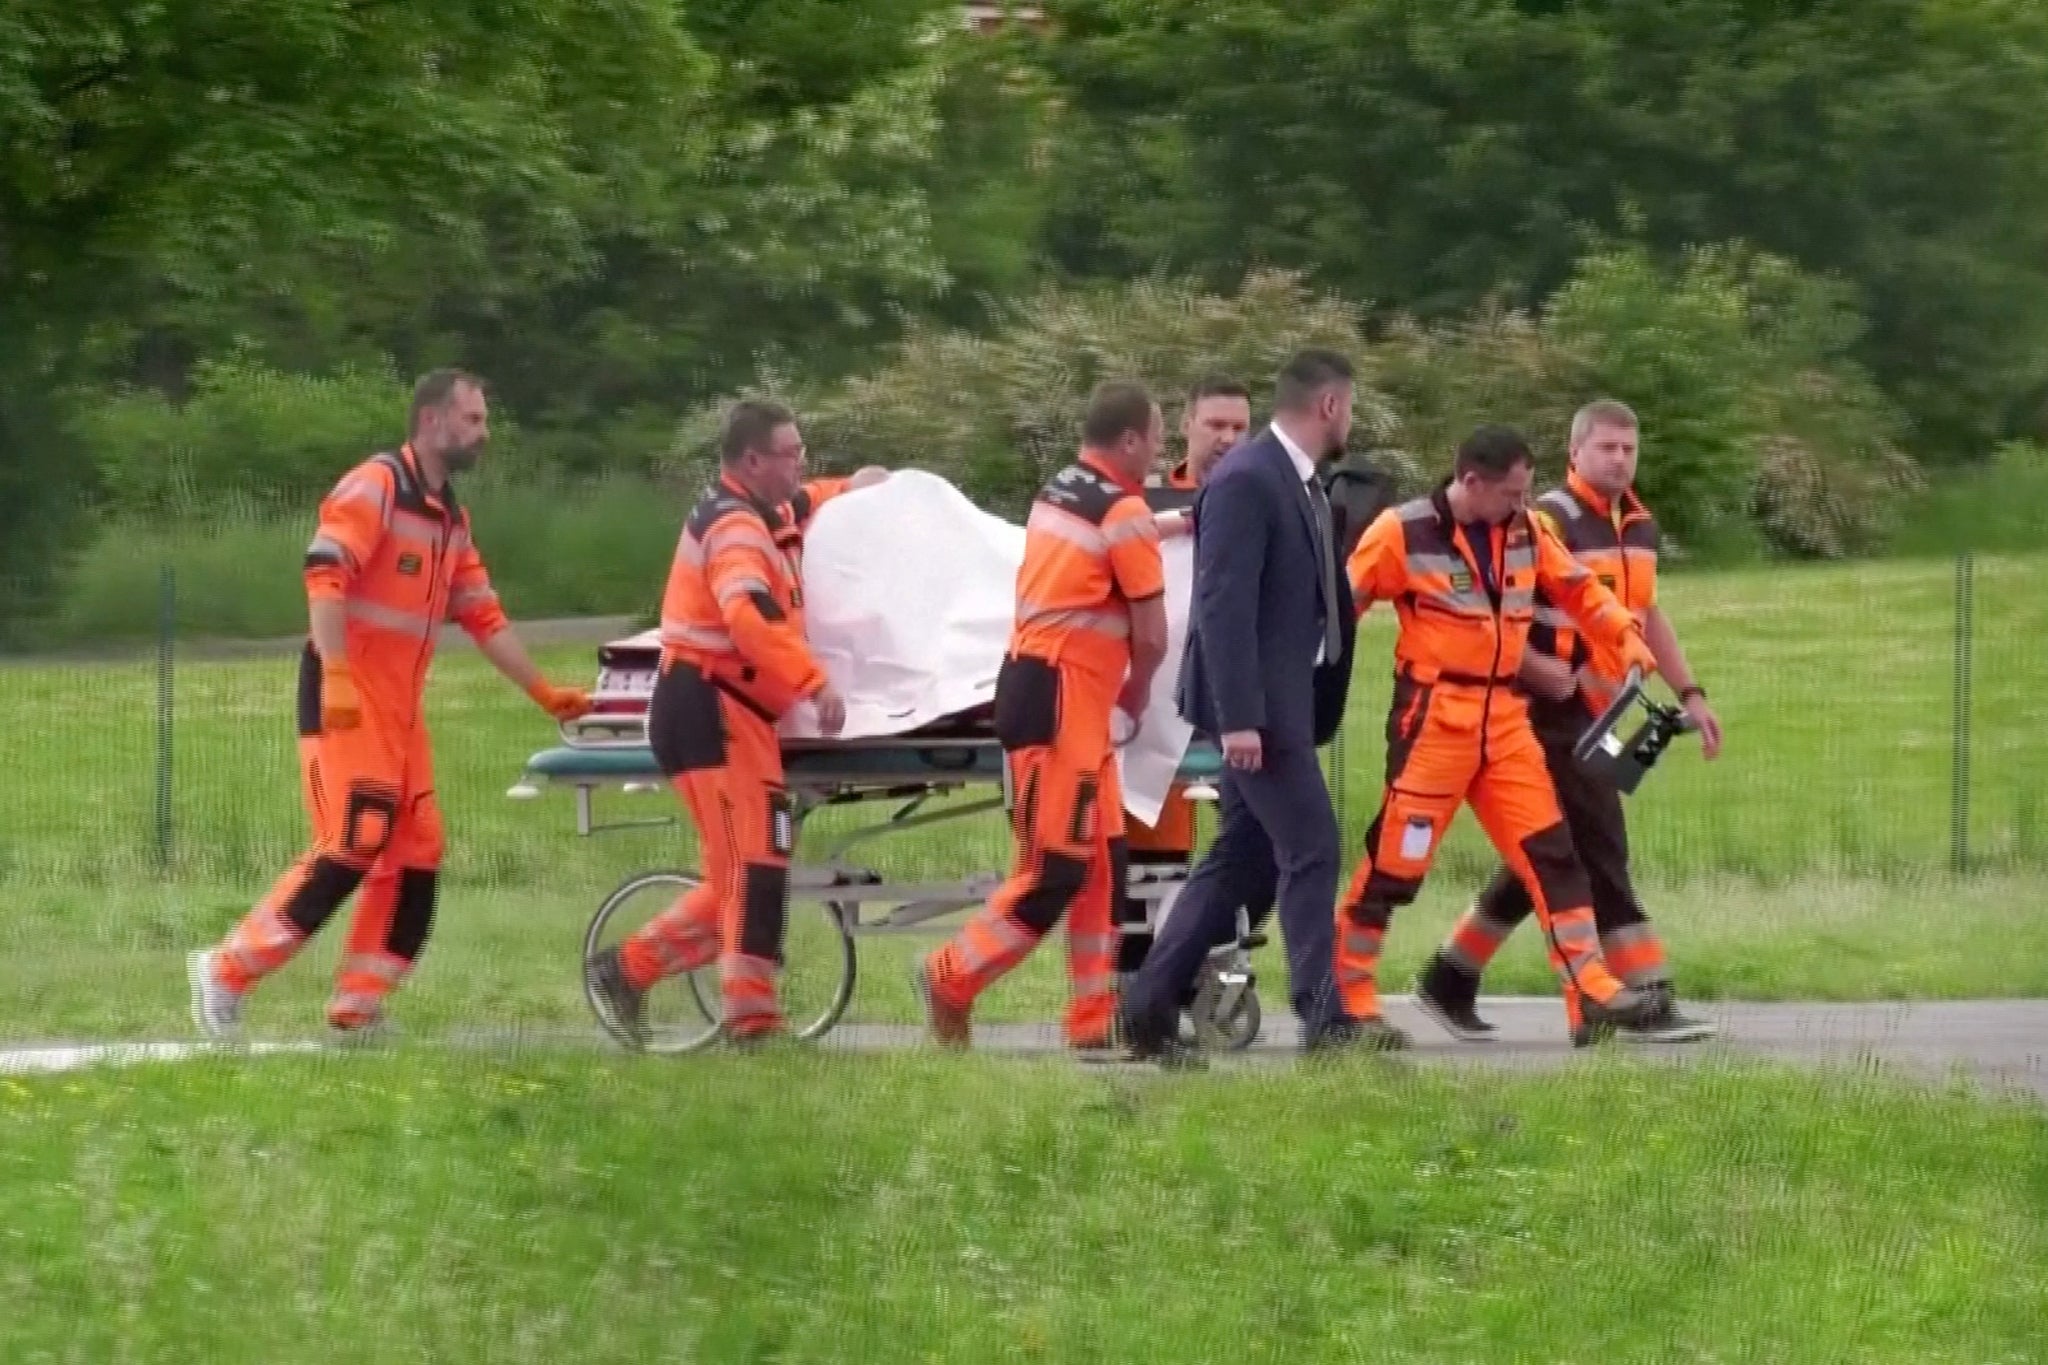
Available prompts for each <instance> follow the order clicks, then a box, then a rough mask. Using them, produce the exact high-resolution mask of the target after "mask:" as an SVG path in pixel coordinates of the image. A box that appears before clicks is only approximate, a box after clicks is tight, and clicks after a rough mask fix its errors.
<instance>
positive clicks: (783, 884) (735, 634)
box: [619, 478, 847, 1037]
mask: <svg viewBox="0 0 2048 1365" xmlns="http://www.w3.org/2000/svg"><path fill="white" fill-rule="evenodd" d="M846 482H847V481H846V480H844V479H819V480H815V481H813V482H811V483H808V484H806V485H805V486H804V487H803V489H802V490H800V491H799V492H798V493H797V495H796V497H795V498H793V499H791V501H790V502H788V503H785V504H784V505H783V506H781V507H765V506H763V505H762V504H760V503H759V502H756V501H755V500H754V499H753V497H752V496H751V495H750V494H748V493H747V492H746V490H744V489H743V488H741V487H740V486H739V485H738V484H736V483H734V482H733V481H732V480H731V479H729V478H726V479H721V480H720V482H719V483H718V485H717V486H716V487H714V488H713V489H711V490H710V491H709V492H708V493H706V494H705V496H704V497H703V498H702V499H701V500H700V501H699V502H698V503H697V506H696V508H695V509H694V510H693V511H692V512H691V513H690V517H689V521H688V522H687V523H686V524H685V526H684V528H683V534H682V537H681V539H680V541H679V542H678V544H677V547H676V555H675V560H674V562H673V563H672V564H671V566H670V568H669V576H668V585H667V588H666V590H665V592H664V594H663V597H662V603H661V643H662V650H661V676H660V678H659V680H658V681H657V682H656V684H655V688H654V697H653V699H652V700H651V701H650V703H649V705H648V713H647V738H648V742H649V745H650V747H651V748H652V749H653V751H654V757H655V761H656V762H657V763H658V764H659V765H660V767H661V770H662V772H663V773H664V774H665V775H666V776H667V777H668V779H669V782H670V784H671V785H672V786H673V787H674V788H675V791H676V793H677V795H678V796H680V797H681V798H682V801H683V804H684V805H685V806H686V807H687V808H688V809H689V812H690V818H691V821H692V822H693V823H694V824H695V825H696V827H697V833H698V835H699V837H700V839H701V841H702V844H703V852H704V880H703V882H702V883H701V884H700V885H698V886H697V887H695V888H693V889H692V890H690V891H688V892H686V893H684V894H683V895H682V896H681V897H679V898H678V899H677V900H676V903H675V904H674V905H673V906H671V907H670V908H669V910H668V911H667V912H665V913H664V914H661V915H658V916H656V917H655V918H654V919H653V920H651V921H650V922H649V923H648V924H646V925H645V926H644V927H642V928H641V929H640V930H639V931H638V932H637V933H635V934H633V935H632V936H631V937H630V938H628V939H627V940H626V941H625V942H624V944H622V945H621V947H620V953H619V957H620V963H621V966H622V968H623V969H624V973H625V977H626V981H627V983H628V984H629V985H631V986H632V987H633V988H634V989H636V990H642V991H644V990H646V989H647V988H648V987H650V986H652V985H653V984H654V983H655V982H656V981H659V980H660V979H661V978H663V977H665V976H669V975H673V974H674V973H677V972H686V971H695V970H696V969H698V968H699V967H702V966H704V965H705V964H706V963H708V962H710V961H711V960H712V959H713V958H716V959H717V960H718V964H719V977H720V992H721V995H722V997H723V1003H724V1027H725V1029H726V1031H727V1032H728V1033H729V1034H731V1035H733V1036H735V1037H752V1036H757V1035H760V1034H763V1033H768V1032H772V1031H774V1030H777V1029H780V1028H781V1027H782V1026H783V1018H782V1007H781V1004H780V1002H779V1001H778V999H777V994H776V983H777V978H778V977H779V975H780V973H781V969H782V948H783V934H784V926H785V923H786V920H787V916H788V908H789V856H790V853H791V851H792V848H793V846H794V844H795V838H796V829H795V815H794V811H793V809H792V807H791V804H790V799H789V791H788V788H787V787H786V786H785V785H784V783H783V770H782V746H781V743H780V741H779V740H778V739H777V737H776V733H775V725H776V722H777V721H778V720H780V719H781V718H782V716H783V715H784V714H785V713H786V712H787V711H788V710H789V709H790V708H791V707H792V706H794V705H796V703H797V702H799V701H801V700H803V699H805V698H808V697H811V696H814V695H816V694H817V692H818V690H819V689H820V688H822V687H824V685H825V671H824V669H822V668H821V667H819V665H818V662H817V660H816V659H815V658H813V657H812V655H811V651H810V647H809V645H808V644H806V643H805V640H804V618H803V533H804V531H805V530H806V529H808V527H809V525H810V520H811V516H812V514H813V513H815V512H816V511H817V509H818V508H819V507H821V506H823V505H824V503H825V502H826V501H828V500H829V499H831V498H833V497H835V496H837V495H838V494H839V493H840V492H842V491H844V489H845V487H846Z"/></svg>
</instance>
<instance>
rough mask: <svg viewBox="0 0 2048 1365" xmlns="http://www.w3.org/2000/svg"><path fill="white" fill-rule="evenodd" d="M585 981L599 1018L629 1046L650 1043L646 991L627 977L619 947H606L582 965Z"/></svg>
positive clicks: (637, 1046) (614, 1035)
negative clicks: (648, 1041) (636, 987)
mask: <svg viewBox="0 0 2048 1365" xmlns="http://www.w3.org/2000/svg"><path fill="white" fill-rule="evenodd" d="M583 976H584V983H585V984H586V985H588V986H589V988H590V994H591V997H592V999H593V1000H594V1001H595V1003H596V1004H597V1017H598V1022H599V1023H601V1024H603V1025H604V1026H605V1031H606V1032H608V1033H610V1034H611V1035H612V1036H613V1037H614V1038H616V1039H618V1040H619V1041H620V1042H621V1043H623V1044H625V1045H626V1046H627V1047H630V1048H635V1049H644V1048H645V1047H646V1046H647V1020H646V1017H645V1008H646V1005H647V992H645V991H641V990H635V989H634V988H633V983H632V982H630V981H628V980H626V965H625V963H624V962H622V961H620V960H619V950H618V949H617V948H606V949H604V950H603V951H602V952H600V953H598V954H597V956H595V957H593V958H591V959H590V961H589V963H587V964H586V965H585V966H584V968H583Z"/></svg>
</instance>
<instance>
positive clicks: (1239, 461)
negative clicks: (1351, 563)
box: [1179, 429, 1356, 748]
mask: <svg viewBox="0 0 2048 1365" xmlns="http://www.w3.org/2000/svg"><path fill="white" fill-rule="evenodd" d="M1313 516H1314V504H1313V503H1312V502H1311V501H1310V499H1309V495H1308V491H1307V489H1306V488H1304V487H1303V486H1302V482H1301V480H1300V478H1299V477H1298V476H1296V474H1295V472H1294V463H1293V461H1291V460H1290V459H1289V458H1288V457H1287V448H1286V447H1285V446H1283V445H1281V444H1280V439H1279V438H1278V437H1277V436H1275V435H1274V434H1273V433H1272V431H1271V430H1270V429H1268V430H1267V431H1265V432H1263V433H1261V434H1260V435H1259V436H1257V437H1255V438H1253V439H1252V440H1249V441H1246V442H1244V443H1242V444H1240V445H1238V446H1237V447H1236V448H1234V449H1233V450H1231V451H1230V453H1229V454H1227V455H1225V456H1224V457H1223V459H1222V461H1221V462H1220V463H1219V464H1218V465H1217V466H1216V468H1215V469H1214V470H1213V471H1211V473H1210V475H1209V478H1208V480H1207V481H1206V482H1205V483H1204V484H1203V485H1202V491H1201V494H1200V496H1199V497H1198V498H1197V499H1196V502H1195V590H1194V601H1193V603H1192V606H1191V610H1190V612H1189V620H1188V637H1187V648H1186V653H1185V655H1184V657H1183V658H1182V660H1181V673H1180V680H1179V702H1180V712H1181V716H1182V718H1183V719H1185V720H1186V721H1187V722H1188V724H1190V725H1192V726H1194V727H1195V728H1196V729H1197V730H1200V731H1202V732H1204V733H1205V734H1210V735H1223V734H1227V733H1229V732H1231V731H1233V730H1257V731H1259V732H1260V735H1261V737H1262V738H1263V739H1264V740H1265V742H1266V743H1268V744H1272V745H1276V746H1283V747H1299V748H1312V747H1314V746H1315V745H1318V744H1322V743H1325V742H1327V741H1328V739H1329V737H1330V735H1331V733H1333V732H1334V731H1335V729H1336V722H1337V719H1338V718H1339V717H1341V716H1342V714H1343V702H1344V695H1345V693H1346V692H1347V691H1348V690H1349V685H1350V677H1351V634H1352V630H1353V628H1354V619H1355V615H1356V612H1355V609H1354V608H1353V606H1352V602H1351V588H1350V582H1349V580H1348V578H1347V577H1346V576H1345V574H1344V572H1343V566H1342V564H1341V561H1340V563H1339V564H1338V566H1337V567H1338V572H1337V575H1336V578H1337V597H1338V604H1339V614H1338V620H1339V623H1340V628H1341V629H1342V631H1343V638H1344V648H1343V649H1342V650H1340V651H1339V655H1338V657H1337V658H1336V659H1334V660H1330V661H1329V662H1328V663H1326V664H1325V665H1324V666H1323V667H1321V668H1318V667H1316V666H1315V662H1314V661H1315V657H1316V648H1317V646H1318V645H1319V644H1320V643H1321V642H1322V638H1323V612H1322V592H1321V589H1320V587H1319V584H1318V578H1319V574H1320V572H1321V571H1320V569H1319V567H1318V565H1317V560H1316V542H1315V533H1314V530H1313V529H1312V528H1313V522H1312V520H1311V518H1312V517H1313ZM1340 553H1341V546H1340V545H1338V544H1337V543H1335V542H1334V541H1333V543H1332V545H1331V555H1332V557H1333V558H1338V557H1339V555H1340ZM1319 697H1320V699H1321V704H1320V705H1319V704H1318V699H1319Z"/></svg>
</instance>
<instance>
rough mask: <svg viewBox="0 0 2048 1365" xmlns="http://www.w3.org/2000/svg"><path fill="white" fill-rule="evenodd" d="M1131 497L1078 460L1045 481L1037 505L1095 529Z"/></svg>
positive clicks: (1120, 487)
mask: <svg viewBox="0 0 2048 1365" xmlns="http://www.w3.org/2000/svg"><path fill="white" fill-rule="evenodd" d="M1129 496H1131V495H1130V493H1129V492H1128V491H1126V490H1125V489H1124V488H1123V487H1122V486H1121V485H1119V484H1117V483H1116V482H1115V481H1114V480H1111V479H1108V478H1105V477H1104V476H1103V475H1101V474H1098V473H1097V472H1096V471H1094V470H1093V469H1090V468H1089V467H1088V466H1087V465H1085V464H1083V463H1081V462H1080V461H1078V460H1077V461H1075V462H1074V463H1073V464H1070V465H1068V466H1067V467H1066V468H1065V469H1062V470H1061V471H1060V472H1059V473H1057V474H1055V475H1053V476H1052V477H1051V478H1050V479H1048V480H1046V483H1045V486H1044V487H1043V488H1041V489H1039V490H1038V501H1040V502H1042V503H1045V504H1047V505H1048V506H1051V507H1057V508H1059V509H1060V510H1061V511H1063V512H1071V513H1073V514H1074V515H1075V516H1077V517H1080V518H1081V519H1082V520H1083V521H1086V522H1088V523H1090V524H1091V525H1095V526H1100V525H1101V524H1102V522H1103V520H1104V518H1106V517H1108V516H1109V511H1110V509H1111V508H1112V507H1115V506H1116V505H1117V504H1118V503H1120V502H1122V501H1123V500H1124V499H1125V498H1127V497H1129Z"/></svg>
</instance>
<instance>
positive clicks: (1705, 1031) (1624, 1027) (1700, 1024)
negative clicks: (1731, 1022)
mask: <svg viewBox="0 0 2048 1365" xmlns="http://www.w3.org/2000/svg"><path fill="white" fill-rule="evenodd" d="M1648 994H1649V996H1650V1001H1651V1007H1650V1012H1649V1013H1648V1014H1647V1015H1645V1016H1644V1017H1643V1018H1641V1019H1638V1020H1635V1021H1633V1022H1631V1023H1626V1024H1621V1025H1618V1026H1616V1028H1615V1030H1614V1036H1615V1037H1617V1038H1620V1039H1622V1040H1623V1041H1624V1042H1630V1043H1699V1042H1704V1041H1706V1040H1707V1039H1709V1038H1712V1037H1713V1036H1714V1035H1715V1034H1717V1033H1719V1032H1720V1031H1721V1030H1720V1029H1718V1028H1716V1027H1715V1026H1714V1024H1713V1022H1712V1021H1711V1020H1707V1019H1695V1018H1693V1017H1692V1016H1691V1015H1689V1014H1686V1013H1684V1012H1682V1011H1681V1010H1680V1009H1679V1008H1678V1001H1677V999H1676V998H1675V997H1674V996H1673V994H1672V991H1671V987H1669V986H1665V985H1658V986H1652V987H1650V988H1649V991H1648Z"/></svg>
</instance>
